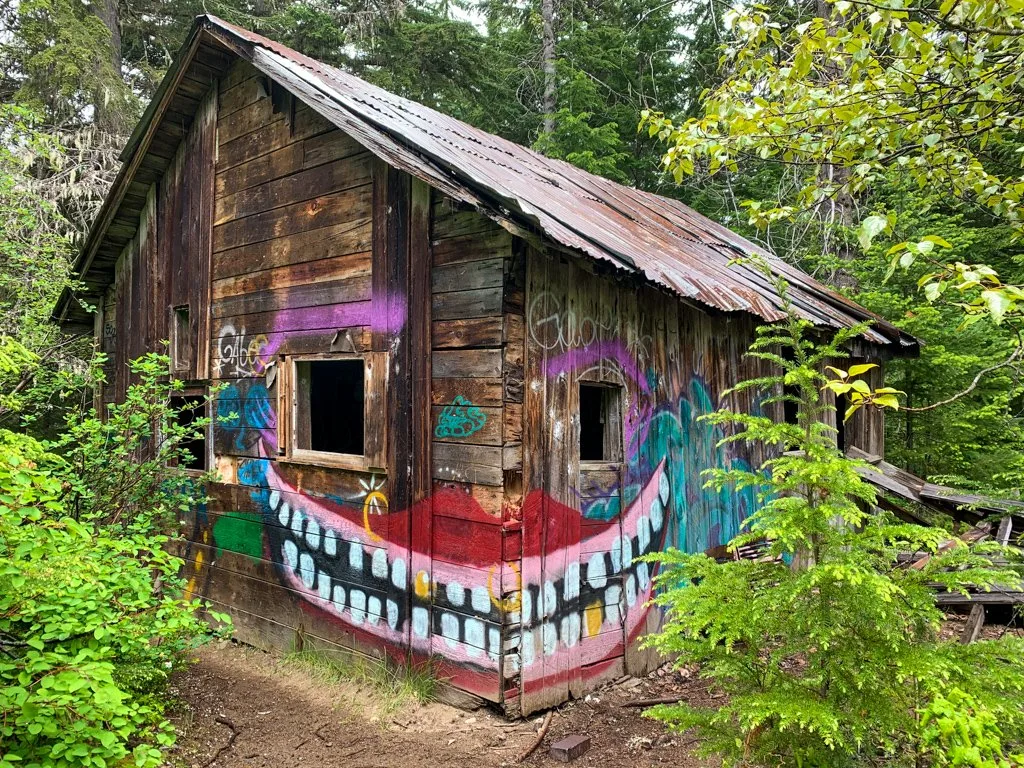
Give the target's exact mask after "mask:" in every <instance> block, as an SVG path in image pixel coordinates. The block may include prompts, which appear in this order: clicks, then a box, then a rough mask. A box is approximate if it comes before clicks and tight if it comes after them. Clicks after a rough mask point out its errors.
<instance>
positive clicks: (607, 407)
mask: <svg viewBox="0 0 1024 768" xmlns="http://www.w3.org/2000/svg"><path fill="white" fill-rule="evenodd" d="M620 392H621V389H620V388H619V387H607V386H601V385H598V384H583V383H581V384H580V461H620V460H621V454H622V437H621V435H622V428H621V424H620V412H621V409H620V407H619V400H620Z"/></svg>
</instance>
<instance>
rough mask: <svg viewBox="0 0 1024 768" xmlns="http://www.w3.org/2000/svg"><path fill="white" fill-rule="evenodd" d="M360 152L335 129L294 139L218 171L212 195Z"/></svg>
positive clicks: (248, 186)
mask: <svg viewBox="0 0 1024 768" xmlns="http://www.w3.org/2000/svg"><path fill="white" fill-rule="evenodd" d="M362 151H363V148H362V147H361V146H360V145H359V144H357V143H356V142H355V141H354V140H352V139H351V138H349V137H348V136H347V135H346V134H344V133H342V132H341V131H337V130H335V131H328V132H327V133H322V134H320V135H318V136H312V137H310V138H308V139H303V140H299V141H293V142H291V143H290V144H287V145H285V146H283V147H281V148H280V149H275V150H274V151H273V152H270V153H269V154H266V155H262V156H261V157H257V158H254V159H252V160H249V161H247V162H243V163H240V164H239V165H235V166H233V167H231V168H227V169H225V170H223V171H221V172H219V173H218V174H217V176H216V187H215V196H216V198H217V199H220V198H223V197H225V196H226V195H229V194H234V193H236V192H240V191H241V190H244V189H248V188H250V187H255V186H258V185H260V184H264V183H266V182H268V181H272V180H274V179H279V178H282V177H284V176H288V175H289V174H293V173H296V172H298V171H302V170H306V169H309V168H315V167H317V166H320V165H323V164H324V163H329V162H332V161H334V160H340V159H342V158H346V157H351V156H353V155H357V154H359V153H360V152H362Z"/></svg>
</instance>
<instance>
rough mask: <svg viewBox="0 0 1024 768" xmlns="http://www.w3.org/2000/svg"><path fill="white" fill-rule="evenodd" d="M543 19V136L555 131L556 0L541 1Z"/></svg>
mask: <svg viewBox="0 0 1024 768" xmlns="http://www.w3.org/2000/svg"><path fill="white" fill-rule="evenodd" d="M540 13H541V19H542V21H543V39H542V40H541V65H542V68H543V70H544V123H543V125H542V127H541V132H542V133H543V134H550V133H552V132H554V130H555V105H556V102H557V98H556V97H557V93H556V90H555V0H541V4H540Z"/></svg>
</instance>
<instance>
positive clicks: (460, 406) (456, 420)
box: [434, 395, 487, 439]
mask: <svg viewBox="0 0 1024 768" xmlns="http://www.w3.org/2000/svg"><path fill="white" fill-rule="evenodd" d="M486 423H487V416H486V415H484V412H483V411H481V410H480V409H479V408H477V407H476V406H474V405H473V404H472V403H471V402H469V400H467V399H466V398H464V397H463V396H462V395H456V396H455V397H454V398H452V402H451V405H447V406H445V408H444V410H442V411H441V415H440V416H438V417H437V426H436V427H434V437H437V438H441V439H443V438H446V437H469V436H470V435H473V434H476V433H477V432H479V431H480V430H481V429H483V426H484V424H486Z"/></svg>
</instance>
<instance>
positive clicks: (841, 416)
mask: <svg viewBox="0 0 1024 768" xmlns="http://www.w3.org/2000/svg"><path fill="white" fill-rule="evenodd" d="M849 407H850V401H849V399H848V398H847V397H846V395H845V394H844V395H836V447H837V448H838V449H839V450H840V451H843V452H845V451H846V409H847V408H849Z"/></svg>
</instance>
